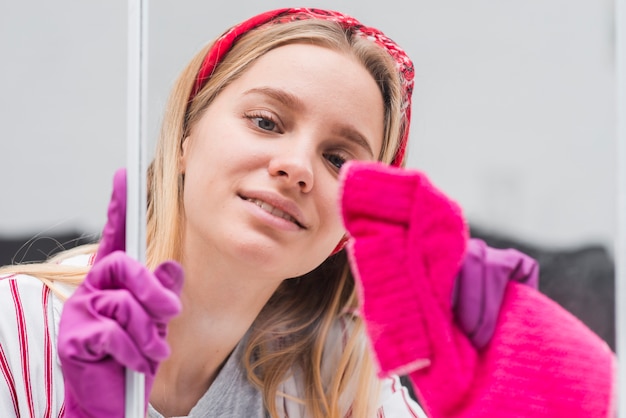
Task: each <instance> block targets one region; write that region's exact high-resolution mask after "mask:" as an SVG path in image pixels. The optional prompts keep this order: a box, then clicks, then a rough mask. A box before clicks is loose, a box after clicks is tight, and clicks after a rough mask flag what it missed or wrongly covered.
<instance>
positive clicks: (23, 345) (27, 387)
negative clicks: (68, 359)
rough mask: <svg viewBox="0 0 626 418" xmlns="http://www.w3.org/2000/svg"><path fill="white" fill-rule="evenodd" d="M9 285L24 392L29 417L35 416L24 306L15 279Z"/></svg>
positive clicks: (33, 417)
mask: <svg viewBox="0 0 626 418" xmlns="http://www.w3.org/2000/svg"><path fill="white" fill-rule="evenodd" d="M10 286H11V295H12V296H13V303H14V305H15V318H16V320H17V330H18V339H19V346H20V357H21V360H22V378H23V383H24V392H25V393H26V399H27V402H28V411H29V412H30V417H31V418H35V405H34V403H33V390H32V386H31V379H30V359H29V358H28V333H27V332H26V318H25V317H24V307H23V306H22V299H21V298H20V292H19V289H18V287H17V281H16V280H15V279H11V280H10Z"/></svg>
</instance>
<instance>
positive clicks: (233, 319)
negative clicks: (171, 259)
mask: <svg viewBox="0 0 626 418" xmlns="http://www.w3.org/2000/svg"><path fill="white" fill-rule="evenodd" d="M184 254H187V255H189V256H188V257H187V258H185V259H184V260H182V265H183V268H184V270H185V283H184V286H183V290H182V295H181V299H182V302H183V311H182V313H181V315H179V316H178V317H176V318H174V319H173V320H172V321H171V322H170V324H169V326H168V337H167V339H168V342H169V344H170V348H171V355H170V357H169V358H168V359H166V360H165V361H163V362H162V363H161V365H160V366H159V369H158V372H157V375H156V377H155V381H154V387H153V389H152V392H151V395H150V401H151V403H152V405H153V406H154V407H155V408H156V409H157V410H159V412H161V413H162V414H164V415H166V416H168V415H169V416H172V415H186V414H188V413H189V411H190V410H191V408H192V407H193V406H194V405H195V404H196V403H197V401H198V400H199V399H200V397H202V395H203V394H204V393H205V392H206V391H207V390H208V388H209V387H210V385H211V384H212V383H213V381H214V380H215V378H216V377H217V375H218V373H219V371H220V369H221V367H222V365H223V364H224V362H225V361H226V359H227V358H228V356H229V355H230V353H231V352H232V351H233V349H234V348H235V346H236V345H237V343H238V342H239V341H240V340H241V339H242V337H243V336H244V335H245V333H246V332H247V331H248V329H249V328H250V326H251V325H252V323H253V322H254V320H255V319H256V317H257V316H258V314H259V312H260V311H261V309H262V308H263V306H264V305H265V304H266V303H267V301H268V300H269V298H270V297H271V296H272V294H273V293H274V291H275V290H276V288H277V287H278V285H279V284H280V281H279V280H258V277H255V274H254V272H253V271H245V270H244V269H242V268H241V267H240V266H236V265H233V264H235V263H230V264H229V263H224V262H219V261H218V262H215V260H216V259H217V260H219V259H220V258H219V257H218V258H215V257H217V256H216V255H215V254H214V257H211V256H209V255H207V254H206V253H203V254H202V256H201V257H200V256H194V254H193V253H189V252H184ZM198 260H201V261H198ZM166 399H167V400H171V402H167V401H165V400H166Z"/></svg>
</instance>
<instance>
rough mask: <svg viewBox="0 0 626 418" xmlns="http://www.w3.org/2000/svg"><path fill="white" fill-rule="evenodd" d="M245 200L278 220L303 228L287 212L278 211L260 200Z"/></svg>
mask: <svg viewBox="0 0 626 418" xmlns="http://www.w3.org/2000/svg"><path fill="white" fill-rule="evenodd" d="M245 200H247V201H248V202H251V203H254V204H255V205H257V206H258V207H260V208H261V209H263V210H264V211H265V212H267V213H269V214H271V215H273V216H276V217H278V218H283V219H285V220H287V221H289V222H293V223H294V224H296V225H298V226H299V227H300V228H304V226H302V225H301V224H300V222H298V221H297V220H296V218H294V217H293V216H291V215H290V214H288V213H287V212H284V211H282V210H280V209H278V208H277V207H274V206H272V205H270V204H269V203H267V202H264V201H262V200H260V199H250V198H245Z"/></svg>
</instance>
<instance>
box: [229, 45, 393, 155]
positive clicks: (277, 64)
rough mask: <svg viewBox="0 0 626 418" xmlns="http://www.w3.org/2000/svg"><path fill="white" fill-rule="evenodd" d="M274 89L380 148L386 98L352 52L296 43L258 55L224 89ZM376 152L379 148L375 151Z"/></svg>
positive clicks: (308, 113)
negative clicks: (357, 130)
mask: <svg viewBox="0 0 626 418" xmlns="http://www.w3.org/2000/svg"><path fill="white" fill-rule="evenodd" d="M252 90H253V91H259V90H275V91H279V92H284V93H286V96H285V97H292V98H295V99H296V100H295V103H292V104H294V105H295V104H297V105H298V106H296V107H293V108H292V110H294V111H295V110H297V111H299V112H301V114H302V116H303V117H310V118H318V120H319V121H321V120H324V123H326V124H333V123H335V124H347V125H351V126H354V127H356V128H357V129H359V130H361V131H362V134H363V135H364V136H365V137H366V138H368V141H371V142H372V143H371V147H372V149H373V150H374V151H375V152H376V153H379V152H380V148H381V147H382V136H383V131H384V104H383V98H382V94H381V92H380V89H379V87H378V84H377V83H376V81H375V80H374V78H373V77H372V75H371V74H370V73H369V71H368V70H367V69H366V68H365V67H364V66H363V64H361V63H360V62H359V61H358V60H357V59H356V58H355V57H354V56H353V55H352V54H351V53H349V52H344V51H338V50H335V49H330V48H328V47H323V46H317V45H311V44H302V43H294V44H289V45H284V46H281V47H278V48H275V49H273V50H271V51H269V52H267V53H266V54H264V55H262V56H261V57H259V58H258V59H257V60H256V61H255V62H253V63H252V64H251V65H250V67H248V69H247V70H246V71H245V72H243V74H241V76H240V77H239V78H238V79H236V80H235V81H233V83H231V84H230V85H229V86H228V87H227V88H226V89H225V90H224V91H223V92H222V94H230V95H231V96H232V97H233V98H241V97H243V96H244V95H245V94H246V92H249V91H252ZM375 155H378V154H375Z"/></svg>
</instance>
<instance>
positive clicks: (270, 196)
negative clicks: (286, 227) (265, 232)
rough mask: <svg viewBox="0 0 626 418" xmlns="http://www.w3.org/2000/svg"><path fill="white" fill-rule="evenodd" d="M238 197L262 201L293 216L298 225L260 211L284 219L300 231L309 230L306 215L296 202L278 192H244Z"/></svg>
mask: <svg viewBox="0 0 626 418" xmlns="http://www.w3.org/2000/svg"><path fill="white" fill-rule="evenodd" d="M238 195H239V197H240V198H241V199H243V200H245V201H250V200H260V201H262V202H265V203H267V204H269V205H271V206H273V207H275V208H276V209H278V210H280V211H282V212H285V213H286V214H287V215H289V216H291V217H292V218H293V219H295V221H296V223H293V222H292V221H289V220H287V219H284V218H279V217H278V216H276V215H272V214H270V213H269V212H266V211H265V210H264V209H261V208H259V209H260V210H263V212H265V213H267V214H268V215H269V216H272V217H275V218H278V219H284V221H285V222H290V223H292V224H293V225H296V226H297V227H298V228H300V229H307V228H308V227H307V222H306V219H305V217H304V214H303V213H302V211H301V210H300V208H299V207H298V205H297V204H296V203H295V202H294V201H292V200H290V199H287V198H285V197H283V196H282V195H280V194H278V193H276V192H271V191H265V190H250V191H244V192H241V193H238ZM250 203H252V204H254V205H255V206H257V207H258V205H256V203H254V202H250Z"/></svg>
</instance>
